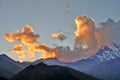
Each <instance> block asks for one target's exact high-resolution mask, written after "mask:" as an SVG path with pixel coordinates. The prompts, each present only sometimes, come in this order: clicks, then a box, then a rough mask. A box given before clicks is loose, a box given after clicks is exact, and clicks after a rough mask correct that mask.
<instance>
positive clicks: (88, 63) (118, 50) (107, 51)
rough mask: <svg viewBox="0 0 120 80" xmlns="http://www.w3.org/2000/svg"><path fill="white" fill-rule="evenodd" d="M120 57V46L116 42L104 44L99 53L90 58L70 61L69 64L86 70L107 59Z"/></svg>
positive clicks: (80, 69)
mask: <svg viewBox="0 0 120 80" xmlns="http://www.w3.org/2000/svg"><path fill="white" fill-rule="evenodd" d="M118 58H120V46H118V45H116V44H114V45H113V46H111V47H108V46H103V47H101V48H100V49H99V50H98V51H97V53H96V54H95V55H93V56H91V57H90V58H87V59H82V60H79V61H76V62H70V63H68V66H70V67H72V68H74V69H77V70H79V71H83V72H86V71H88V70H89V69H90V68H92V67H94V66H96V65H99V64H102V63H103V62H105V61H109V60H114V59H118Z"/></svg>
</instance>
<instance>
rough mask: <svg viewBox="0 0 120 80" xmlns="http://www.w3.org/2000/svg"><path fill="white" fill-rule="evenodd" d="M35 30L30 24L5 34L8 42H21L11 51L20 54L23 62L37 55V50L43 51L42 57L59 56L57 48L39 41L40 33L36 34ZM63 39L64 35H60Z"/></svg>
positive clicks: (20, 59)
mask: <svg viewBox="0 0 120 80" xmlns="http://www.w3.org/2000/svg"><path fill="white" fill-rule="evenodd" d="M33 32H34V30H33V28H32V27H31V26H30V25H26V26H24V27H23V29H22V30H20V31H16V32H13V33H9V34H5V35H4V38H5V39H6V40H7V41H8V42H16V41H17V42H19V44H16V45H15V46H14V47H13V49H11V50H10V51H11V52H14V53H16V54H18V55H19V57H18V59H19V61H21V62H22V61H24V60H25V59H29V58H34V57H36V56H35V52H39V53H42V56H40V58H43V59H45V58H55V57H56V56H57V54H56V50H55V49H52V48H50V47H48V46H47V45H45V44H42V43H39V42H38V41H37V39H38V38H39V34H34V33H33ZM63 39H64V37H63V35H62V36H60V40H63ZM23 46H24V47H25V48H24V47H23Z"/></svg>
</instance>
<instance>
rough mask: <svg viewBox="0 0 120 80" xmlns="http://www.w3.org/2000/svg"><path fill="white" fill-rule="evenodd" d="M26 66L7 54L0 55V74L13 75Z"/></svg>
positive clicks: (6, 76) (7, 76) (9, 76)
mask: <svg viewBox="0 0 120 80" xmlns="http://www.w3.org/2000/svg"><path fill="white" fill-rule="evenodd" d="M23 68H24V67H22V65H21V64H20V63H18V62H16V61H14V60H12V59H11V58H9V57H8V56H7V55H5V54H1V55H0V76H2V77H5V78H8V79H9V78H11V77H13V76H14V75H15V74H16V73H17V72H19V71H21V70H22V69H23Z"/></svg>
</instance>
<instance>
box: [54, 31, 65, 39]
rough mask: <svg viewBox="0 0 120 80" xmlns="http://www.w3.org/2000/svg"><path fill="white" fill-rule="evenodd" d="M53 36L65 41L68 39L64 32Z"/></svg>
mask: <svg viewBox="0 0 120 80" xmlns="http://www.w3.org/2000/svg"><path fill="white" fill-rule="evenodd" d="M52 37H53V38H54V39H58V40H60V41H64V40H65V39H66V36H65V35H64V34H63V33H62V32H58V33H56V34H52Z"/></svg>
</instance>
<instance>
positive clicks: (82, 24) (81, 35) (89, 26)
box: [75, 16, 98, 49]
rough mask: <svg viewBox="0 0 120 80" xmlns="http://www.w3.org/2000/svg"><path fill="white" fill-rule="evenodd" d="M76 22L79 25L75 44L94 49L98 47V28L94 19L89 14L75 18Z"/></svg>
mask: <svg viewBox="0 0 120 80" xmlns="http://www.w3.org/2000/svg"><path fill="white" fill-rule="evenodd" d="M75 23H76V26H77V30H76V31H75V36H76V37H75V46H79V47H82V48H85V49H94V48H95V47H97V46H98V40H97V38H96V34H97V29H96V27H95V25H94V20H93V19H91V18H88V17H87V16H81V17H77V18H76V19H75Z"/></svg>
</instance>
